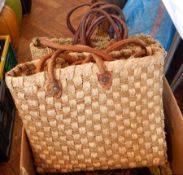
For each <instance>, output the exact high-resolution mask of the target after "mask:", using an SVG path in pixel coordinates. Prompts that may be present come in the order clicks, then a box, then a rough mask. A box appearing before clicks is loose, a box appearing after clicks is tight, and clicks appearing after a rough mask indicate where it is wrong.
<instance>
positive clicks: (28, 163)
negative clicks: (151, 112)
mask: <svg viewBox="0 0 183 175" xmlns="http://www.w3.org/2000/svg"><path fill="white" fill-rule="evenodd" d="M163 100H164V109H165V118H166V126H167V137H168V152H169V158H170V164H171V168H172V170H173V174H174V175H183V117H182V113H181V111H180V109H179V107H178V105H177V102H176V100H175V98H174V95H173V93H172V91H171V89H170V87H169V85H168V83H167V81H166V80H165V81H164V93H163ZM20 172H21V175H36V172H35V167H34V165H33V157H32V153H31V149H30V146H29V143H28V139H27V136H26V133H25V130H24V129H23V130H22V143H21V157H20Z"/></svg>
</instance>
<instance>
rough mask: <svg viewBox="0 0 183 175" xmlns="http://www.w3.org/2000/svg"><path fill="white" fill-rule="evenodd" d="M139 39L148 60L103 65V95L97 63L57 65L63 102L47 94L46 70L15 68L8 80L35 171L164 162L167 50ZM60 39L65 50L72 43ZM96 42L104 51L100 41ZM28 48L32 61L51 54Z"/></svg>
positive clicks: (25, 65) (148, 39)
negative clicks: (107, 79) (107, 78)
mask: <svg viewBox="0 0 183 175" xmlns="http://www.w3.org/2000/svg"><path fill="white" fill-rule="evenodd" d="M139 38H141V39H142V40H143V41H144V42H145V43H146V46H147V47H148V48H151V49H152V50H153V52H152V54H151V55H149V56H145V57H139V58H134V57H133V56H132V57H130V58H129V59H126V60H124V59H118V60H115V61H107V62H105V65H106V68H107V69H108V70H109V71H112V77H113V80H112V86H111V87H110V89H108V90H104V89H103V88H102V87H101V86H100V84H99V83H98V79H97V73H98V72H99V70H98V67H97V65H96V64H95V63H87V64H82V65H72V66H65V67H62V68H60V67H59V66H56V67H57V69H55V75H56V79H57V80H58V81H59V83H60V84H61V85H62V95H61V97H60V98H55V97H53V96H51V95H49V94H47V92H46V90H45V86H46V83H47V79H48V77H47V76H48V74H47V71H42V72H39V73H35V65H36V64H37V61H36V60H34V61H31V62H27V63H23V64H20V65H18V66H17V67H15V68H14V69H13V70H11V71H10V72H8V73H7V74H6V82H7V86H8V88H9V89H10V92H11V94H12V96H13V98H14V100H15V103H16V107H17V108H18V111H19V115H20V117H21V118H22V121H23V124H24V127H25V129H26V133H27V135H28V138H29V141H30V145H31V147H32V151H33V155H34V160H35V165H36V167H37V171H38V172H40V173H41V172H71V171H80V170H94V169H115V168H131V167H142V166H152V165H162V164H164V163H166V161H167V156H166V142H165V132H164V113H163V103H162V90H163V81H162V77H163V63H164V57H165V51H164V49H162V47H161V46H160V44H159V43H158V42H157V41H155V40H154V39H152V38H151V37H148V36H139ZM61 40H62V41H65V42H62V44H64V43H66V45H67V44H71V43H70V42H71V40H69V39H65V40H64V39H61ZM105 41H106V40H105ZM93 43H94V45H95V46H96V47H97V48H101V47H100V46H101V43H102V41H101V40H98V41H97V40H95V41H93ZM106 44H107V43H106ZM102 47H104V48H105V47H106V45H102ZM134 48H135V49H136V46H129V47H128V48H126V50H133V49H134ZM31 50H32V54H33V55H34V57H39V56H41V55H42V54H43V53H46V52H47V51H49V50H48V49H46V48H45V49H41V48H40V47H34V48H33V47H32V49H31ZM33 50H34V51H33ZM35 50H36V51H35ZM39 51H40V52H39ZM124 52H125V49H122V50H118V51H113V52H111V53H110V55H111V56H112V57H116V56H120V55H121V54H124ZM38 53H41V54H40V55H39V54H38ZM35 54H38V55H35ZM70 54H72V55H74V56H76V57H85V55H87V53H83V54H82V53H76V52H74V53H72V52H70Z"/></svg>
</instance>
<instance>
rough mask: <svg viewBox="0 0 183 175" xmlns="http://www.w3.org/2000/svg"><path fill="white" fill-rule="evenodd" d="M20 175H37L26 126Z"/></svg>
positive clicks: (22, 143) (22, 144)
mask: <svg viewBox="0 0 183 175" xmlns="http://www.w3.org/2000/svg"><path fill="white" fill-rule="evenodd" d="M20 175H36V173H35V168H34V165H33V157H32V152H31V149H30V146H29V143H28V139H27V135H26V132H25V130H24V128H23V129H22V141H21V155H20Z"/></svg>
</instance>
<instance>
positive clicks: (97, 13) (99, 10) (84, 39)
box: [67, 2, 128, 45]
mask: <svg viewBox="0 0 183 175" xmlns="http://www.w3.org/2000/svg"><path fill="white" fill-rule="evenodd" d="M83 6H90V4H88V3H86V4H80V5H78V6H76V7H74V8H73V9H71V11H70V12H69V13H68V15H67V26H68V28H69V30H70V31H71V32H72V33H73V34H74V39H73V43H74V44H78V43H81V44H84V45H90V38H91V36H92V34H93V33H94V31H95V30H96V28H97V27H98V26H100V25H101V24H102V23H103V22H105V21H106V22H108V23H109V27H110V26H111V27H112V30H110V33H109V36H111V37H113V38H114V37H115V38H116V39H117V40H121V39H125V38H127V36H128V30H127V27H126V24H125V18H124V15H123V13H122V10H121V9H120V8H119V7H118V6H116V5H113V4H109V3H107V2H98V3H94V4H93V5H91V6H90V8H89V10H88V12H87V13H86V14H85V15H84V17H83V18H82V19H81V22H80V24H79V26H78V28H77V30H76V29H75V28H74V27H73V25H72V24H71V20H70V18H71V15H72V14H73V13H74V11H75V10H77V9H79V8H81V7H83ZM111 33H113V34H112V35H111Z"/></svg>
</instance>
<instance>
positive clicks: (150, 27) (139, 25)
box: [123, 0, 176, 51]
mask: <svg viewBox="0 0 183 175" xmlns="http://www.w3.org/2000/svg"><path fill="white" fill-rule="evenodd" d="M123 12H124V15H125V17H126V23H127V26H128V30H129V36H134V35H136V34H140V33H143V34H146V35H151V36H152V37H154V38H155V39H157V40H159V41H160V43H161V44H162V46H163V47H164V48H165V49H166V51H169V49H170V46H171V43H172V40H173V37H174V35H175V31H176V29H175V27H174V25H173V23H172V20H171V18H170V16H169V15H168V13H167V11H166V8H165V7H164V5H163V3H162V2H161V0H128V1H127V3H126V5H125V7H124V8H123Z"/></svg>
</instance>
